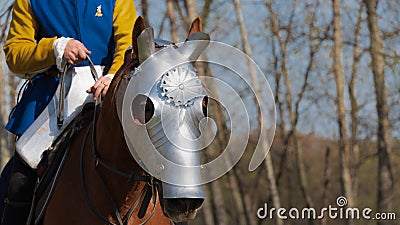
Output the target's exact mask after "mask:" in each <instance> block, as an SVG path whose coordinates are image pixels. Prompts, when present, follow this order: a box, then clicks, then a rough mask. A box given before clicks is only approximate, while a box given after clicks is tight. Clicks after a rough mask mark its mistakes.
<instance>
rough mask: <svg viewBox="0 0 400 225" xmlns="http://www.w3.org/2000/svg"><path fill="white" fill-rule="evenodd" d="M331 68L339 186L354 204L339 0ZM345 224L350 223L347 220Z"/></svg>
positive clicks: (335, 13)
mask: <svg viewBox="0 0 400 225" xmlns="http://www.w3.org/2000/svg"><path fill="white" fill-rule="evenodd" d="M333 26H334V31H333V40H334V47H333V70H334V74H335V83H336V113H337V120H338V125H339V156H340V169H341V186H342V191H343V193H344V195H345V196H346V198H347V200H348V206H349V207H353V206H354V200H353V193H352V182H351V175H350V157H351V156H350V148H349V143H348V135H347V120H346V106H345V99H344V75H343V68H342V62H341V57H342V56H341V54H342V26H341V15H340V0H333ZM347 224H352V221H351V220H347Z"/></svg>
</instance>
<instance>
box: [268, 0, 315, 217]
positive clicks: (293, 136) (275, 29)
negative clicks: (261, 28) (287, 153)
mask: <svg viewBox="0 0 400 225" xmlns="http://www.w3.org/2000/svg"><path fill="white" fill-rule="evenodd" d="M265 5H266V7H267V8H268V10H269V12H270V18H271V30H272V33H273V35H274V37H275V38H276V39H277V41H278V44H279V48H280V52H281V55H282V59H281V60H282V62H281V68H280V70H281V71H282V74H283V78H284V84H285V89H286V90H285V91H286V92H285V100H286V105H287V107H288V115H289V122H290V126H291V130H290V131H289V133H288V136H287V137H286V138H287V139H286V138H285V139H286V143H287V144H289V143H290V140H292V141H293V143H294V149H295V153H296V166H297V168H296V171H297V172H298V177H299V181H300V189H301V194H302V197H303V198H304V200H305V202H306V204H307V206H308V207H313V205H314V203H313V201H312V198H311V196H310V195H309V192H308V181H307V175H306V171H305V166H304V161H303V149H302V144H301V141H300V140H299V138H298V134H297V130H296V127H297V122H298V117H299V111H298V106H299V104H300V101H301V100H302V97H303V95H304V91H305V90H306V87H307V82H308V81H307V80H308V75H309V72H310V70H311V68H312V64H313V54H314V53H315V52H314V51H313V50H312V51H311V57H310V61H309V65H308V66H307V68H308V69H307V72H306V76H305V79H304V83H303V85H302V91H301V92H300V93H299V96H298V100H297V101H296V102H295V103H294V102H293V95H292V88H291V80H290V76H289V71H288V69H287V44H288V42H289V40H290V35H291V34H290V28H291V27H290V24H289V25H288V26H287V27H286V28H287V30H286V31H287V35H286V39H283V38H282V36H281V35H280V27H281V26H280V23H279V20H278V17H277V14H276V12H275V11H274V10H273V8H272V4H271V2H270V1H269V0H267V1H265ZM293 13H294V12H292V14H291V19H290V20H291V21H293V15H294V14H293ZM311 49H313V48H311ZM294 106H295V107H294ZM281 119H282V118H281ZM286 147H288V146H286ZM310 223H312V221H310Z"/></svg>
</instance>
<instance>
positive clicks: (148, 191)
mask: <svg viewBox="0 0 400 225" xmlns="http://www.w3.org/2000/svg"><path fill="white" fill-rule="evenodd" d="M87 61H88V62H89V67H90V72H91V74H92V77H93V79H94V80H95V81H97V80H98V74H97V72H96V69H95V67H94V64H93V62H92V61H91V59H90V58H89V56H88V57H87ZM67 70H68V65H66V66H65V67H64V70H63V72H62V73H61V79H60V80H61V81H60V82H61V86H60V99H59V110H58V113H57V115H58V118H57V122H58V125H59V126H62V125H63V117H64V115H63V112H64V98H63V96H65V84H64V76H65V74H66V72H67ZM100 108H101V96H99V98H98V99H97V100H96V102H95V106H94V114H93V120H92V124H91V126H89V127H88V128H87V130H86V133H85V137H84V141H83V143H82V146H81V152H80V163H79V165H80V177H81V191H82V194H83V196H84V198H85V201H86V203H87V205H88V207H89V208H90V210H91V211H92V212H93V213H94V214H95V215H96V216H97V217H98V218H99V219H100V220H102V221H103V222H104V223H106V224H108V225H124V224H127V222H128V221H129V219H130V218H131V217H132V215H133V212H134V211H135V209H137V207H138V206H139V203H140V202H142V204H141V205H140V208H139V212H138V218H139V219H142V218H143V217H144V216H145V214H146V212H147V209H148V206H149V203H150V200H151V199H153V208H152V210H151V212H150V215H149V216H148V217H147V218H146V219H145V220H144V221H143V222H142V223H141V224H140V225H144V224H146V223H147V222H148V221H149V220H150V219H151V217H152V216H153V215H154V212H155V209H156V205H157V204H156V203H157V197H158V196H157V189H158V188H159V187H158V186H159V183H158V181H156V180H155V179H154V178H153V177H152V176H150V175H139V174H137V173H136V172H135V171H134V170H132V171H131V172H130V173H126V172H124V171H121V170H119V169H117V168H115V167H113V166H111V165H109V164H107V163H106V162H105V161H103V160H102V159H101V158H100V157H99V156H98V154H97V146H96V127H97V120H98V116H99V112H100ZM90 131H92V135H91V141H92V157H93V160H94V164H95V165H94V166H95V170H96V173H97V175H98V177H99V178H100V181H101V184H102V187H103V189H104V190H105V193H106V195H107V197H108V199H109V201H110V202H111V206H112V208H113V212H114V216H115V218H116V219H117V221H118V223H113V222H111V221H110V220H109V219H108V218H107V217H106V216H104V215H102V214H101V213H100V212H99V211H98V210H97V209H96V207H95V206H94V204H93V202H92V201H91V199H90V198H89V195H88V193H87V189H86V182H85V177H84V160H83V158H84V157H83V156H84V152H85V149H86V146H87V142H88V140H89V134H90ZM99 167H104V168H105V169H107V170H109V171H110V172H112V173H114V174H117V175H119V176H122V177H124V178H126V179H127V180H128V182H133V181H136V182H145V183H146V184H145V186H144V188H143V189H142V191H141V192H140V195H139V197H138V198H137V199H136V201H135V202H134V204H133V205H132V206H131V207H130V209H129V210H128V212H127V214H126V215H125V218H122V216H121V214H120V212H119V210H118V207H117V205H116V203H115V201H114V200H113V198H112V196H111V193H110V191H109V189H108V187H107V185H106V183H105V182H104V179H103V177H102V176H101V174H100V172H99Z"/></svg>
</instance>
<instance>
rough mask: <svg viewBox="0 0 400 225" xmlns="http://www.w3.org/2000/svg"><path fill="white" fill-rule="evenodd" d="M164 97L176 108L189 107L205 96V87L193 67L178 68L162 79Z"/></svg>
mask: <svg viewBox="0 0 400 225" xmlns="http://www.w3.org/2000/svg"><path fill="white" fill-rule="evenodd" d="M160 87H161V91H162V95H163V96H165V97H166V99H167V102H168V103H170V104H173V105H175V106H189V105H190V104H192V103H193V101H192V100H193V99H195V98H197V97H201V96H204V91H203V87H202V85H201V81H200V79H199V78H198V77H197V75H196V72H195V71H194V69H193V67H191V66H188V65H183V66H178V67H175V68H174V69H172V70H170V71H168V72H167V73H165V74H164V75H163V76H162V77H161V84H160Z"/></svg>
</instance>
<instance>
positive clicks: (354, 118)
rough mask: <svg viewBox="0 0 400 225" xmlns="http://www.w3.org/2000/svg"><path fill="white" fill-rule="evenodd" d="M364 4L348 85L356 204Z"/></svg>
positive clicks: (358, 21) (359, 19)
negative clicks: (361, 33) (361, 34)
mask: <svg viewBox="0 0 400 225" xmlns="http://www.w3.org/2000/svg"><path fill="white" fill-rule="evenodd" d="M363 6H364V5H363V4H360V8H359V10H358V17H357V22H356V24H355V28H354V44H353V64H352V68H351V78H350V82H349V85H348V91H349V98H350V107H351V110H350V118H351V125H350V132H351V136H350V143H351V144H350V154H351V160H350V163H351V165H350V174H351V177H352V192H353V196H354V199H353V201H354V204H356V198H357V196H358V186H359V177H358V170H359V167H360V147H359V144H358V126H359V120H360V119H359V108H360V106H359V104H358V100H357V95H356V80H357V77H358V76H357V75H358V67H359V63H360V58H361V53H362V52H361V50H360V47H359V46H358V45H359V38H360V37H359V36H360V31H361V23H362V13H363V9H364V7H363Z"/></svg>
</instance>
